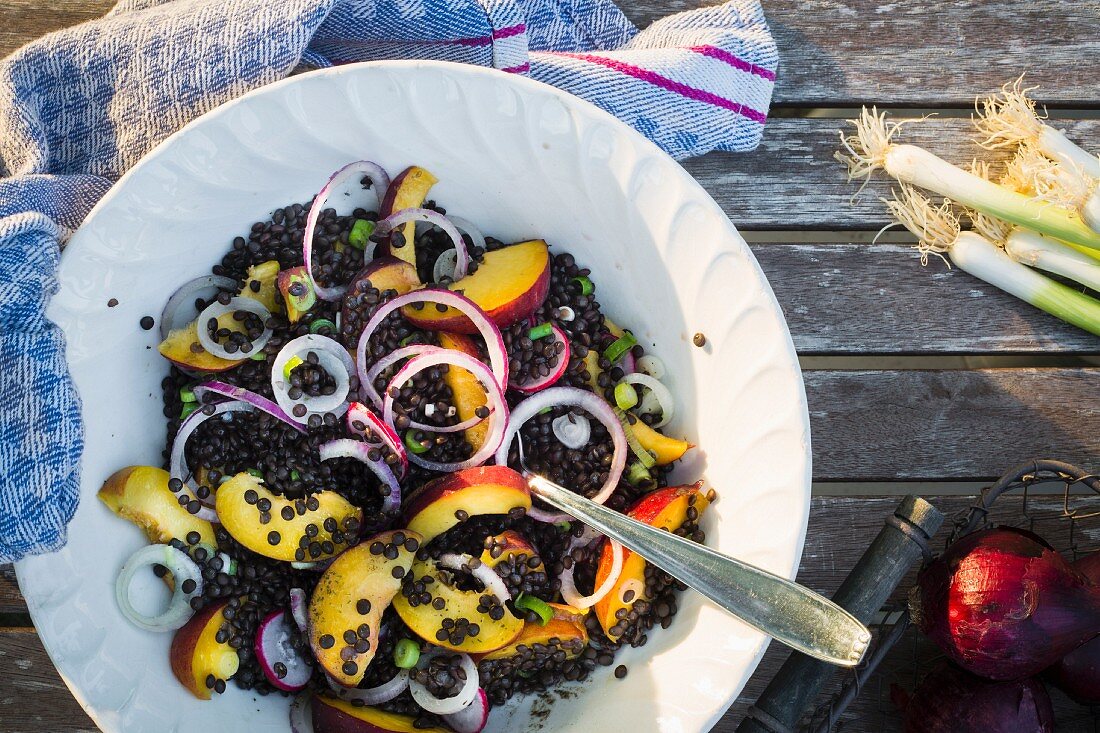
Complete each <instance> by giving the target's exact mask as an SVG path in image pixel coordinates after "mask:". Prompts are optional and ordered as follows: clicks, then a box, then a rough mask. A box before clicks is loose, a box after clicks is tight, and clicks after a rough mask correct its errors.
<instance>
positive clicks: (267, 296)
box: [240, 260, 283, 313]
mask: <svg viewBox="0 0 1100 733" xmlns="http://www.w3.org/2000/svg"><path fill="white" fill-rule="evenodd" d="M278 278H279V261H278V260H268V261H267V262H261V263H259V264H256V265H252V266H251V267H249V268H248V273H247V274H245V276H244V286H243V287H242V288H241V292H240V296H241V297H242V298H251V299H252V300H255V301H257V302H258V303H260V305H262V306H263V307H264V308H267V310H268V311H270V312H271V313H281V312H282V310H283V299H282V297H281V295H280V294H279V286H278V284H277V283H276V281H277V280H278ZM252 283H256V285H255V286H253V285H252ZM253 287H256V288H258V289H257V290H253Z"/></svg>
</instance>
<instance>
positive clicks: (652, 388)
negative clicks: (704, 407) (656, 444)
mask: <svg viewBox="0 0 1100 733" xmlns="http://www.w3.org/2000/svg"><path fill="white" fill-rule="evenodd" d="M624 383H625V384H640V385H641V386H643V387H648V388H649V394H651V395H653V398H654V399H655V400H657V403H658V404H659V405H660V410H661V419H660V420H658V421H657V422H655V423H653V425H651V426H650V427H653V428H663V427H664V426H665V425H668V423H669V421H670V420H672V415H673V413H674V411H675V408H676V402H675V400H673V398H672V392H670V391H669V389H668V387H666V386H665V385H663V384H661V382H659V381H657V380H656V379H654V378H653V377H651V376H649V375H648V374H637V373H635V374H627V375H626V376H624V377H623V378H622V379H620V380H619V384H624ZM646 397H649V395H646ZM642 404H643V405H644V404H645V400H644V399H643V400H642ZM639 411H641V408H639Z"/></svg>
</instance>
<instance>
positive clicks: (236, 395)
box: [191, 381, 307, 435]
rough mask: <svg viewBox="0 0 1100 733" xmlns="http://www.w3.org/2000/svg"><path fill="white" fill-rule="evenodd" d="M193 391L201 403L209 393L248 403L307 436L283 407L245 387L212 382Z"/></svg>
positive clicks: (198, 386) (196, 386)
mask: <svg viewBox="0 0 1100 733" xmlns="http://www.w3.org/2000/svg"><path fill="white" fill-rule="evenodd" d="M191 391H192V392H194V393H195V397H197V398H198V399H199V402H202V401H203V395H205V394H206V393H207V392H210V393H212V394H217V395H221V396H222V397H228V398H229V399H231V400H239V401H240V402H247V403H248V404H250V405H252V406H253V407H255V408H256V409H257V410H262V411H263V412H266V413H267V414H268V415H271V416H272V417H274V418H278V419H279V420H281V421H283V422H284V423H286V424H287V425H289V426H290V427H292V428H294V429H295V430H297V431H298V432H299V433H301V434H302V435H306V434H307V431H306V429H305V428H303V427H302V426H301V425H299V424H298V423H296V422H295V421H294V420H292V419H291V417H290V416H289V415H287V414H286V413H285V412H283V409H282V408H281V407H279V406H278V405H276V404H275V403H274V402H272V401H271V400H269V399H268V398H266V397H264V396H263V395H260V394H256V393H255V392H252V391H249V390H247V389H245V388H244V387H237V386H236V385H233V384H226V383H225V382H218V381H210V382H203V383H202V384H197V385H195V388H194V389H193V390H191Z"/></svg>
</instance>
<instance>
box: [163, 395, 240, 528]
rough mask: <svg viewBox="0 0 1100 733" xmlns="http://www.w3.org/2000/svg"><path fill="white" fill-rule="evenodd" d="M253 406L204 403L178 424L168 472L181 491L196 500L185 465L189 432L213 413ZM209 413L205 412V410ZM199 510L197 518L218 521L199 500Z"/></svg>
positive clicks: (236, 401) (189, 473)
mask: <svg viewBox="0 0 1100 733" xmlns="http://www.w3.org/2000/svg"><path fill="white" fill-rule="evenodd" d="M254 409H256V408H254V407H253V406H252V405H250V404H248V403H247V402H240V401H238V400H234V401H233V402H222V403H219V404H217V405H206V406H204V407H202V408H200V409H198V410H195V411H194V412H192V413H191V414H190V415H188V416H187V419H186V420H184V421H183V423H182V424H180V429H179V432H177V433H176V437H175V440H173V441H172V452H171V454H170V455H169V456H168V473H169V475H170V477H171V478H176V479H179V480H180V481H182V482H183V489H182V490H183V491H184V492H185V493H186V494H188V495H189V496H190V497H191V498H192V499H194V500H195V501H198V497H197V496H196V495H195V492H196V491H197V490H198V486H196V485H195V483H194V481H192V474H191V469H189V468H188V467H187V458H186V454H185V449H186V448H187V440H188V438H190V437H191V434H192V433H194V432H195V430H196V429H198V427H199V426H200V425H202V424H203V423H204V422H206V421H207V420H209V419H210V418H212V417H214V416H215V415H224V414H226V413H229V412H252V411H253V410H254ZM208 410H209V411H210V414H207V411H208ZM199 504H200V506H199V510H198V511H197V512H196V513H195V516H196V517H198V518H199V519H205V520H206V521H208V522H216V521H218V514H217V512H215V511H214V510H213V509H212V508H210V507H208V506H205V505H202V502H199Z"/></svg>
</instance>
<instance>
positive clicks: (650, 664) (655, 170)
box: [17, 62, 810, 733]
mask: <svg viewBox="0 0 1100 733" xmlns="http://www.w3.org/2000/svg"><path fill="white" fill-rule="evenodd" d="M360 158H368V159H371V160H375V161H378V162H379V163H381V164H382V165H383V166H385V167H386V168H387V169H388V170H390V171H391V172H394V173H395V172H397V171H399V170H400V169H401V168H402V167H404V166H406V165H408V164H411V163H418V164H423V165H425V166H426V167H428V168H430V169H431V170H432V171H433V172H434V173H435V174H436V175H437V176H438V177H439V179H440V183H439V184H438V185H437V186H436V188H435V189H433V192H432V196H433V198H435V199H437V200H438V201H440V202H441V203H443V204H444V205H445V206H446V207H447V208H448V210H450V211H452V212H454V213H456V214H460V215H462V216H464V217H466V218H469V219H471V220H473V221H475V222H477V223H479V224H480V225H481V226H482V227H483V229H484V230H485V231H487V232H490V233H492V234H495V235H496V236H498V237H500V238H502V239H505V240H508V239H521V238H525V237H534V236H537V237H543V238H545V239H546V240H547V241H549V242H550V244H551V246H552V247H557V248H562V249H568V250H569V251H571V252H573V253H575V254H576V256H577V258H578V259H579V260H580V261H581V262H582V263H584V264H585V265H587V266H590V267H591V268H592V270H593V273H594V274H593V279H594V280H595V282H596V284H597V288H598V295H599V298H600V301H601V303H603V304H604V306H605V312H606V313H608V314H609V315H610V316H612V317H613V318H614V319H616V320H618V321H621V322H623V323H625V324H629V325H630V326H633V327H634V328H635V329H636V331H635V332H636V333H637V335H638V336H639V337H640V339H641V340H642V341H643V342H644V343H645V344H646V346H647V347H649V348H652V349H653V351H655V353H657V354H658V355H659V356H660V357H661V358H662V359H663V360H664V362H665V363H666V364H667V366H668V371H669V375H670V376H669V379H668V382H669V386H670V387H671V389H672V391H673V393H674V394H675V395H676V396H677V398H678V404H679V405H680V406H681V407H680V409H679V410H678V412H677V418H676V420H675V421H674V422H673V424H672V425H671V426H670V430H671V432H672V433H674V434H682V435H685V436H687V437H689V439H690V440H691V441H692V442H693V443H695V444H696V445H697V446H699V447H698V448H697V449H696V450H694V451H693V452H692V454H691V455H692V456H693V458H692V459H691V460H689V461H687V462H686V464H685V465H683V466H682V467H680V468H679V469H678V472H677V473H678V477H680V478H683V479H685V480H689V479H690V480H693V479H695V478H696V477H698V476H700V475H702V476H704V477H705V478H706V479H707V481H708V482H709V484H710V485H712V486H714V487H715V488H716V489H717V490H718V492H719V494H720V496H721V498H720V500H719V502H718V504H717V505H716V506H715V507H714V508H713V509H712V510H711V511H710V512H709V513H708V515H707V521H706V523H705V527H706V529H707V535H708V543H709V544H712V545H714V546H716V547H718V548H720V549H721V550H722V551H723V552H726V553H729V554H731V555H736V556H737V557H740V558H742V559H744V560H747V561H748V562H751V563H755V564H757V565H760V566H762V567H764V568H767V569H769V570H772V571H774V572H776V573H779V574H782V575H785V576H787V577H792V576H793V575H794V572H795V569H796V568H797V565H798V558H799V557H800V555H801V552H802V542H803V538H804V535H805V530H806V517H807V511H808V505H809V496H810V442H809V425H808V418H807V412H806V405H805V397H804V392H803V386H802V380H801V374H800V373H799V369H798V362H797V360H796V358H795V353H794V349H793V347H792V345H791V340H790V336H789V334H788V332H787V328H786V325H785V324H784V321H783V317H782V314H781V312H780V310H779V308H778V306H777V305H776V302H775V299H774V297H773V296H772V292H771V290H770V288H769V287H768V284H767V281H766V280H765V279H764V276H763V274H762V273H761V272H760V269H759V268H758V267H757V264H756V261H755V260H754V259H753V256H752V254H751V253H750V252H749V249H748V247H747V246H746V245H745V242H744V241H743V240H742V239H741V237H740V236H739V235H738V234H737V231H736V230H735V229H734V227H733V226H732V225H731V224H730V222H729V220H728V219H727V218H726V216H725V215H724V214H723V212H722V210H721V209H720V208H719V207H718V205H717V204H715V203H714V201H713V200H711V198H710V197H709V196H708V195H707V194H706V193H705V192H704V191H703V189H702V188H701V187H700V186H699V185H698V184H697V183H696V182H695V181H694V180H693V179H692V178H691V177H690V176H689V175H688V174H687V173H686V172H685V171H684V170H683V169H682V168H680V166H678V165H677V164H676V163H675V162H673V161H672V160H671V159H670V158H669V157H668V156H666V155H665V154H664V153H662V152H661V151H660V150H658V149H657V148H656V147H654V146H653V145H652V144H650V143H649V142H648V141H646V140H645V139H644V138H642V137H641V136H640V135H639V134H637V133H636V132H634V131H633V130H632V129H630V128H629V127H627V126H626V125H624V124H622V123H621V122H619V121H617V120H615V119H614V118H612V117H611V116H609V115H607V114H605V113H604V112H602V111H601V110H599V109H597V108H596V107H594V106H592V105H589V104H587V103H586V102H583V101H581V100H579V99H577V98H575V97H572V96H570V95H568V94H565V93H563V92H560V91H558V90H556V89H553V88H551V87H549V86H545V85H542V84H539V83H537V82H533V81H530V80H528V79H524V78H521V77H518V76H512V75H508V74H504V73H499V72H496V71H491V70H486V69H480V68H475V67H471V66H459V65H453V64H443V63H420V62H394V63H379V64H367V65H356V66H345V67H340V68H336V69H329V70H325V71H320V72H316V73H312V74H306V75H302V76H296V77H294V78H291V79H287V80H285V81H283V82H280V83H278V84H273V85H270V86H267V87H264V88H263V89H260V90H258V91H255V92H253V93H251V94H248V95H246V96H244V97H242V98H240V99H238V100H236V101H234V102H232V103H230V104H226V105H224V106H222V107H220V108H219V109H217V110H214V111H213V112H211V113H209V114H207V115H204V116H203V117H202V118H200V119H198V120H196V121H195V122H193V123H192V124H190V125H188V126H187V127H186V128H184V129H183V130H182V131H180V132H179V133H177V134H176V135H173V136H172V137H171V138H169V139H168V140H166V141H165V142H164V143H163V144H162V145H160V146H159V147H157V148H156V149H155V150H154V151H153V152H151V153H150V154H149V155H148V156H146V157H145V159H144V160H142V161H141V163H140V164H138V165H137V166H136V167H135V168H134V169H133V170H132V171H130V172H129V173H128V174H127V175H126V176H125V177H123V179H122V180H121V181H119V183H118V184H117V185H116V186H115V187H114V188H113V189H112V190H111V191H110V193H108V194H107V196H106V197H104V199H103V200H102V201H101V202H100V204H99V205H98V206H97V207H96V208H95V211H94V212H93V213H92V214H91V215H90V216H89V217H88V219H87V221H86V222H85V223H84V225H83V226H82V227H81V229H80V231H78V232H77V234H76V235H75V236H74V237H73V239H72V241H71V242H70V243H69V245H68V248H67V250H66V251H65V254H64V256H63V257H62V260H61V282H62V290H61V292H60V294H59V295H58V296H57V297H56V298H55V299H54V301H53V304H52V306H51V310H50V316H51V317H52V318H53V319H54V320H55V321H56V322H57V323H58V324H60V325H61V327H62V328H64V330H65V332H66V333H67V335H68V356H69V364H70V366H71V368H72V373H73V376H74V378H75V379H76V384H77V387H78V388H79V391H80V394H81V397H82V399H83V416H84V422H85V425H86V427H87V447H86V449H85V453H84V462H83V466H82V486H81V494H82V499H83V500H82V502H81V505H80V509H79V511H78V512H77V514H76V518H75V519H74V520H73V523H72V526H71V529H70V539H69V543H68V546H67V547H66V548H65V549H64V550H62V551H61V552H58V553H56V554H53V555H49V556H46V557H37V558H32V559H29V560H26V561H24V562H22V563H20V565H19V566H18V568H17V572H18V576H19V583H20V586H21V587H22V589H23V592H24V593H25V595H26V598H27V603H28V605H29V607H30V610H31V613H32V615H33V617H34V622H35V626H36V627H37V628H38V630H39V633H40V634H41V637H42V640H43V642H44V643H45V645H46V649H47V650H48V651H49V653H50V656H51V658H52V659H53V661H54V663H55V664H56V665H57V667H58V669H59V670H60V671H61V674H62V676H63V677H64V679H65V681H66V683H67V684H68V685H69V687H70V688H71V689H72V691H73V694H74V695H76V697H77V699H78V700H80V702H81V704H83V706H84V707H85V709H86V710H87V711H88V713H89V714H90V715H91V716H92V718H93V719H95V721H96V723H97V724H98V725H99V726H100V727H101V728H102V729H103V730H105V731H112V732H114V731H120V732H121V731H125V732H126V733H135V732H141V733H167V732H168V731H177V730H178V731H184V732H187V733H193V732H194V731H209V732H211V733H213V732H215V731H234V732H235V731H245V730H248V731H253V732H255V731H286V730H287V729H288V724H287V703H286V701H285V700H283V699H281V698H278V697H274V698H258V697H256V696H254V695H252V694H248V693H245V692H242V691H240V690H236V689H234V688H233V687H232V685H230V688H231V689H230V691H229V692H228V693H227V694H226V695H224V696H221V697H220V698H217V699H215V700H214V701H212V702H199V701H197V700H195V699H194V698H192V697H191V695H190V694H189V693H187V692H186V691H185V690H184V689H183V688H182V687H181V686H180V685H179V684H178V683H177V682H176V680H175V679H174V678H173V677H172V674H171V671H170V670H169V665H168V645H169V642H170V635H164V634H153V633H147V632H144V631H141V630H139V629H137V628H135V627H134V626H131V625H130V624H129V623H127V622H126V621H125V620H124V619H123V618H122V616H121V615H120V613H119V611H118V609H117V607H116V605H115V601H114V596H113V586H114V580H115V576H116V574H117V573H118V570H119V568H120V566H121V565H122V563H123V561H124V560H125V558H126V557H128V556H129V555H130V553H132V552H134V551H135V550H136V549H137V548H138V547H139V546H141V545H142V544H143V542H144V539H143V536H142V535H141V533H140V532H139V531H138V530H137V529H136V528H135V527H132V526H130V525H129V524H128V523H126V522H124V521H122V520H120V519H118V518H116V517H115V516H113V515H112V514H111V513H110V512H109V511H108V510H107V509H106V508H105V507H104V506H103V505H102V504H100V502H98V501H97V500H96V498H95V493H96V491H97V490H98V489H99V486H100V484H101V483H102V481H103V480H104V479H105V478H106V477H107V476H108V475H110V474H111V473H112V472H113V471H115V470H116V469H117V468H119V467H122V466H125V465H130V464H139V463H145V464H158V463H160V460H161V458H160V451H161V448H162V445H163V439H164V419H163V417H161V405H160V387H159V383H160V380H161V379H162V377H163V376H164V374H165V372H166V365H165V363H164V362H163V361H162V359H161V358H160V356H159V355H158V353H157V351H156V348H155V347H156V333H157V332H156V330H153V331H143V330H142V329H141V328H139V327H138V321H139V319H140V318H141V317H142V316H144V315H154V316H157V315H159V313H160V309H161V307H162V306H163V304H164V300H165V296H166V295H167V294H168V293H170V292H172V291H173V290H174V289H175V287H176V286H177V285H179V284H180V283H182V282H183V281H185V280H187V279H189V278H191V277H194V276H197V275H199V274H202V273H205V272H208V271H209V268H210V266H211V265H212V264H214V263H215V262H216V261H217V260H218V259H219V258H220V257H221V255H222V253H223V252H224V251H225V249H226V247H227V246H228V244H229V242H230V240H231V239H232V238H233V237H234V236H236V235H238V234H241V233H244V232H245V231H247V227H248V226H249V224H250V223H251V222H252V221H255V220H258V219H263V218H266V217H267V216H268V215H269V214H270V212H271V211H272V210H273V209H274V208H276V207H278V206H281V205H283V204H286V203H288V202H293V201H307V200H309V198H310V197H311V196H312V195H313V194H314V193H315V192H316V191H317V190H318V189H319V188H320V187H321V185H322V184H323V183H324V182H325V180H326V178H327V176H328V175H329V174H330V173H331V172H332V171H333V170H335V169H336V168H338V167H339V166H340V165H342V164H343V163H346V162H348V161H350V160H355V159H360ZM746 185H751V182H750V183H747V184H746ZM109 298H117V299H118V301H119V303H118V305H117V307H114V308H108V307H107V300H108V299H109ZM697 332H701V333H703V334H705V335H706V345H705V346H704V347H703V348H697V347H695V346H693V345H692V336H693V334H695V333H697ZM682 605H683V608H682V610H681V612H680V613H679V615H678V616H677V617H676V621H675V623H674V624H673V625H672V627H671V628H670V629H669V630H667V631H661V630H657V631H655V632H654V633H652V634H651V635H650V641H649V643H648V644H647V645H646V646H645V647H643V648H641V649H630V650H627V651H626V652H624V653H623V654H622V655H621V656H620V657H619V658H617V660H616V664H618V663H624V664H626V665H627V666H628V667H629V669H630V673H629V676H627V677H626V679H625V680H621V681H620V680H616V679H614V678H612V677H611V674H610V673H611V668H601V669H600V670H598V672H597V673H596V674H595V675H594V677H593V678H592V679H590V680H589V682H588V683H587V684H586V685H584V686H583V687H582V688H581V689H580V690H579V693H578V694H576V695H573V694H570V695H566V696H565V697H564V699H557V698H558V697H560V696H559V695H549V696H548V697H528V698H525V699H519V700H517V701H515V702H514V703H513V704H512V705H510V706H508V707H507V708H505V709H503V710H498V711H495V712H494V714H493V716H492V719H491V725H490V728H489V730H490V731H505V730H507V731H523V730H528V729H543V730H553V731H575V732H577V733H580V732H581V731H600V730H602V731H623V730H635V731H668V732H670V733H671V732H676V733H694V732H696V731H704V730H708V729H709V727H710V726H711V725H712V724H713V723H714V722H715V721H716V720H717V719H718V718H719V717H720V716H721V715H722V713H723V712H724V711H725V710H726V708H727V707H728V706H729V704H730V703H731V702H732V700H733V699H734V698H735V697H736V695H737V693H738V692H739V691H740V690H741V688H742V686H743V685H744V683H745V681H746V680H747V679H748V677H749V676H750V675H751V674H752V671H753V669H754V668H755V666H756V664H757V662H758V660H759V658H760V655H761V654H762V653H763V650H764V647H765V642H766V639H765V637H764V636H763V635H761V634H760V633H758V632H756V631H753V630H751V629H749V628H747V627H746V626H744V625H742V624H741V623H739V622H737V621H735V620H734V619H732V618H730V617H728V616H726V615H725V614H723V613H722V612H721V611H719V610H717V609H716V608H715V607H712V606H709V605H707V604H705V603H703V602H702V601H700V599H699V597H698V596H696V595H693V594H692V593H690V592H689V593H685V594H684V596H683V604H682ZM551 700H553V704H552V705H550V704H549V703H550V701H551Z"/></svg>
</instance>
